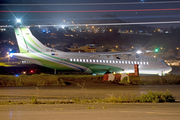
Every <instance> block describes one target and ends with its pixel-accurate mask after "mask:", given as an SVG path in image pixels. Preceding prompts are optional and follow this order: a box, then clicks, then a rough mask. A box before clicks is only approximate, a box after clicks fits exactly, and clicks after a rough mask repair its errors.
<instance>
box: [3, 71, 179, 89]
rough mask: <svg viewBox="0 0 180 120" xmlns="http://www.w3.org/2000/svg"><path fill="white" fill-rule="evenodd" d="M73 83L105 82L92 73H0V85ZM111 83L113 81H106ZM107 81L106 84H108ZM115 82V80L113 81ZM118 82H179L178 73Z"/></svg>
mask: <svg viewBox="0 0 180 120" xmlns="http://www.w3.org/2000/svg"><path fill="white" fill-rule="evenodd" d="M72 83H73V84H74V85H77V86H79V87H84V85H85V83H86V84H89V85H90V84H93V85H95V84H97V85H98V83H100V84H102V83H105V81H103V76H102V75H99V76H92V75H51V74H34V75H20V76H19V77H16V76H12V75H0V86H4V87H5V86H62V85H68V84H72ZM108 83H109V84H112V83H113V82H108ZM108 83H107V84H108ZM114 83H115V82H114ZM119 83H120V84H137V85H172V84H180V75H171V74H170V75H165V76H129V78H127V77H125V78H124V79H123V80H122V81H120V82H119Z"/></svg>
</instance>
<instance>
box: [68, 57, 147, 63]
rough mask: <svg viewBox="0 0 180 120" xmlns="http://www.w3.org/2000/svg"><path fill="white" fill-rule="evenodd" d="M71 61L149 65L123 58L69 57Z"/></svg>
mask: <svg viewBox="0 0 180 120" xmlns="http://www.w3.org/2000/svg"><path fill="white" fill-rule="evenodd" d="M69 61H71V62H89V63H114V64H141V65H149V62H142V61H123V60H99V59H75V58H74V59H73V58H70V59H69Z"/></svg>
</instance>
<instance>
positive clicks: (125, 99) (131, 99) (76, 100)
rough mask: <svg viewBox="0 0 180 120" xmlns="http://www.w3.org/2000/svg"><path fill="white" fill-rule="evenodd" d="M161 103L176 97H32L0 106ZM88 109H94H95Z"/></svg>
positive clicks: (130, 95) (158, 95)
mask: <svg viewBox="0 0 180 120" xmlns="http://www.w3.org/2000/svg"><path fill="white" fill-rule="evenodd" d="M160 102H175V99H174V97H173V96H172V94H171V93H169V91H167V92H165V93H163V92H154V93H153V92H151V91H149V92H148V93H147V94H142V95H141V96H140V97H137V96H135V95H134V94H124V95H121V96H117V97H116V96H113V95H112V96H110V97H107V98H104V99H91V100H88V99H80V98H74V99H72V100H61V101H38V98H37V97H36V96H32V97H31V101H28V102H27V101H26V102H25V101H21V102H13V101H9V100H8V101H3V102H0V105H13V104H73V103H75V104H91V103H160ZM87 109H94V108H93V107H90V108H87Z"/></svg>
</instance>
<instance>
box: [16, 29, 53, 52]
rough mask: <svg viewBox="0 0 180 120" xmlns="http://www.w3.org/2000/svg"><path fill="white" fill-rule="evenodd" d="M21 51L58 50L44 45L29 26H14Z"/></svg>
mask: <svg viewBox="0 0 180 120" xmlns="http://www.w3.org/2000/svg"><path fill="white" fill-rule="evenodd" d="M14 31H15V35H16V39H17V43H18V46H19V51H20V53H31V52H56V50H55V49H52V48H49V47H46V46H44V45H43V44H42V43H41V42H40V41H39V40H38V39H37V38H36V37H34V36H33V35H32V33H31V31H30V30H29V27H15V28H14Z"/></svg>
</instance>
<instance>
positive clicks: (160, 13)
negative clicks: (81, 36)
mask: <svg viewBox="0 0 180 120" xmlns="http://www.w3.org/2000/svg"><path fill="white" fill-rule="evenodd" d="M174 1H179V0H173V1H171V0H111V1H110V0H39V1H37V0H3V2H1V4H16V5H11V6H10V5H5V6H4V5H3V6H2V5H1V8H2V10H1V12H0V14H6V15H1V18H0V19H1V21H5V20H11V19H14V17H13V15H12V13H4V12H3V11H36V12H28V13H20V12H16V13H14V15H15V16H16V17H18V18H23V19H26V20H27V19H31V20H33V21H35V22H36V23H37V24H38V23H41V22H44V21H47V22H51V23H55V24H57V23H58V21H62V20H63V19H69V20H70V19H72V20H73V19H74V18H78V19H84V18H90V17H91V18H94V19H96V18H99V17H101V16H102V15H104V14H112V15H113V14H114V15H116V16H117V17H119V19H122V20H123V21H126V22H161V21H179V20H180V9H179V8H180V2H178V3H177V2H174ZM133 2H134V3H133ZM149 2H154V3H149ZM157 2H159V3H157ZM163 2H164V3H163ZM166 2H169V3H166ZM30 3H31V4H35V5H21V6H19V5H17V4H30ZM83 3H87V4H83ZM90 3H92V4H90ZM97 3H106V4H97ZM110 3H117V4H110ZM122 3H126V4H122ZM138 3H141V4H138ZM37 4H39V5H38V6H37ZM42 4H48V5H42ZM52 4H59V5H52ZM60 4H61V5H60ZM62 4H66V5H62ZM82 4H83V5H82ZM170 8H171V9H174V10H167V9H170ZM177 8H178V10H176V9H177ZM150 9H158V10H154V11H150ZM160 9H163V10H160ZM98 10H106V11H98ZM110 10H124V11H121V12H120V11H118V12H111V11H110ZM127 10H131V11H127ZM138 10H140V11H138ZM37 11H47V13H46V14H45V15H44V16H43V17H42V19H41V18H39V16H40V15H42V13H39V12H37ZM48 11H54V12H53V13H49V12H48ZM57 11H61V12H57ZM67 11H71V12H67ZM76 11H78V12H76ZM89 11H93V12H89ZM45 18H46V19H45ZM148 26H150V25H148ZM151 26H154V27H164V28H168V27H170V26H173V27H177V26H180V24H161V25H160V24H159V25H151Z"/></svg>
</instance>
